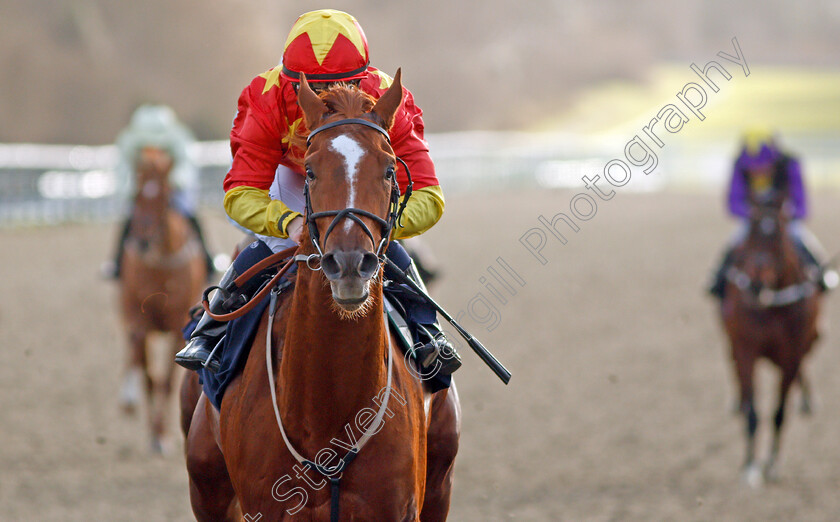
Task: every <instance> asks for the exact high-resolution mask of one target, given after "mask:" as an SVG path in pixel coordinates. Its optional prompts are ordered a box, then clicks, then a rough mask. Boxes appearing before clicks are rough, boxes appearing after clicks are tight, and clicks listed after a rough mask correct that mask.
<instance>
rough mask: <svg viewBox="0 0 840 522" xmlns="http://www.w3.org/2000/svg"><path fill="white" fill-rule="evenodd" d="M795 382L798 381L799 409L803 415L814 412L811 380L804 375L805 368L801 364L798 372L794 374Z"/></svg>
mask: <svg viewBox="0 0 840 522" xmlns="http://www.w3.org/2000/svg"><path fill="white" fill-rule="evenodd" d="M796 382H798V383H799V391H800V392H801V396H800V400H799V411H800V413H802V414H803V415H810V414H811V413H813V412H814V403H813V401H812V399H811V381H810V380H809V379H808V376H806V375H805V368H804V367H802V366H801V365H800V367H799V373H797V374H796Z"/></svg>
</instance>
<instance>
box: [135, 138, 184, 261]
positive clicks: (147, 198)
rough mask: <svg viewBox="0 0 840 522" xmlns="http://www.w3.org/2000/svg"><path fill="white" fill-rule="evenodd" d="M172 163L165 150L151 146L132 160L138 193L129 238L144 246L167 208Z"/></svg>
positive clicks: (153, 233)
mask: <svg viewBox="0 0 840 522" xmlns="http://www.w3.org/2000/svg"><path fill="white" fill-rule="evenodd" d="M173 163H174V160H173V158H172V155H171V154H170V153H169V152H168V151H166V150H164V149H160V148H158V147H152V146H147V147H143V148H142V149H140V150H139V151H138V153H137V157H136V158H135V163H134V170H135V172H136V179H135V181H136V187H137V191H136V193H135V196H134V215H133V218H132V235H133V236H134V237H135V239H137V240H139V241H140V242H141V243H145V244H146V246H148V243H149V242H151V241H152V240H154V239H155V235H156V234H157V233H158V232H159V230H160V227H161V223H162V220H163V219H164V216H165V212H166V210H167V208H168V206H169V197H170V194H171V187H170V184H169V172H170V171H171V170H172V166H173Z"/></svg>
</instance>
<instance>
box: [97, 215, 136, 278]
mask: <svg viewBox="0 0 840 522" xmlns="http://www.w3.org/2000/svg"><path fill="white" fill-rule="evenodd" d="M129 230H131V218H129V219H126V220H125V222H123V225H122V228H121V229H120V235H119V238H118V239H117V251H116V252H115V254H114V258H113V260H112V261H111V262H110V263H109V262H107V261H106V262H105V263H103V264H102V267H101V269H100V271H101V273H102V276H103V277H105V278H107V279H119V278H120V274H121V273H122V258H123V252H124V251H125V240H126V239H127V238H128V232H129Z"/></svg>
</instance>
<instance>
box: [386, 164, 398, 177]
mask: <svg viewBox="0 0 840 522" xmlns="http://www.w3.org/2000/svg"><path fill="white" fill-rule="evenodd" d="M395 173H396V169H395V168H394V166H393V165H388V168H387V169H385V179H394V174H395Z"/></svg>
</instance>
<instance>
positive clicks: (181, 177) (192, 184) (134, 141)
mask: <svg viewBox="0 0 840 522" xmlns="http://www.w3.org/2000/svg"><path fill="white" fill-rule="evenodd" d="M193 141H195V138H193V135H192V133H191V132H190V131H189V129H187V127H185V126H184V125H183V124H182V123H181V122H180V121H178V118H177V117H176V116H175V113H174V112H173V111H172V109H170V108H169V107H167V106H165V105H141V106H140V107H138V108H137V110H135V111H134V114H133V115H132V116H131V122H130V123H129V125H128V127H126V128H125V129H123V130H122V132H120V134H119V136H118V137H117V143H116V145H117V150H118V152H119V162H118V164H117V168H116V175H117V187H118V191H119V192H120V193H122V194H124V195H126V196H127V195H129V194H133V193H134V191H135V187H134V178H135V173H134V169H135V162H136V161H137V159H138V156H139V153H140V151H141V150H142V149H144V148H146V147H154V148H157V149H160V150H163V151H165V152H167V153H168V155H169V157H170V158H172V170H171V171H170V173H169V180H170V182H171V183H172V188H173V190H172V197H171V201H170V204H171V205H172V207H173V208H174V209H175V210H176V211H178V212H179V213H180V214H182V215H183V216H184V217H185V218H187V220H188V221H189V222H190V225H191V226H192V227H193V229H194V230H195V233H196V235H197V236H198V240H199V242H200V243H201V247H202V249H203V251H204V258H205V261H206V263H207V273H208V274H209V273H212V272H213V270H214V268H213V260H212V257H211V256H210V253H209V252H208V251H207V245H206V244H205V242H204V234H203V233H202V231H201V226H200V225H199V223H198V219H197V218H196V207H197V206H198V189H199V186H198V171H197V170H196V168H195V165H193V162H192V161H191V160H190V158H189V151H188V148H189V146H190V144H192V143H193ZM130 215H131V212H129V216H130ZM130 225H131V218H130V217H129V218H128V219H126V220H125V223H124V224H123V226H122V227H121V232H120V237H119V241H118V242H117V252H116V254H115V255H114V258H113V261H111V262H108V263H105V264H104V265H103V267H102V272H103V274H104V275H105V276H106V277H109V278H112V279H118V278H119V277H120V271H121V268H122V256H123V250H124V249H125V240H126V238H127V237H128V231H129V227H130Z"/></svg>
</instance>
